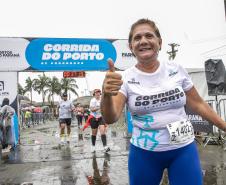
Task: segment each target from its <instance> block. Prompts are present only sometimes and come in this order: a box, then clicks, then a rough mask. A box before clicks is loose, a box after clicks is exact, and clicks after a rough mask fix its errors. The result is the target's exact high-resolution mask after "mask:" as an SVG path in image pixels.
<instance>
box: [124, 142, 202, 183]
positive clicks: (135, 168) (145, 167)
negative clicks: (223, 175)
mask: <svg viewBox="0 0 226 185" xmlns="http://www.w3.org/2000/svg"><path fill="white" fill-rule="evenodd" d="M128 166H129V181H130V185H159V183H160V181H161V179H162V174H163V171H164V169H165V168H167V169H168V176H169V182H170V185H202V184H203V180H202V179H203V177H202V170H201V166H200V160H199V155H198V151H197V148H196V144H195V143H194V142H193V143H191V144H189V145H187V146H185V147H182V148H179V149H176V150H170V151H164V152H153V151H147V150H143V149H141V148H138V147H136V146H134V145H133V144H131V145H130V154H129V164H128Z"/></svg>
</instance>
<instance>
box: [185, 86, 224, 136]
mask: <svg viewBox="0 0 226 185" xmlns="http://www.w3.org/2000/svg"><path fill="white" fill-rule="evenodd" d="M185 93H186V97H187V105H188V107H190V108H191V109H192V110H193V111H194V112H196V113H197V114H199V115H200V116H201V117H202V118H204V119H205V120H207V121H209V122H210V123H213V124H214V125H216V126H217V127H218V128H220V129H222V130H224V131H225V132H226V122H225V121H224V120H222V119H221V117H220V116H219V115H217V113H216V112H215V111H214V110H213V109H212V108H211V107H210V106H209V105H208V103H206V102H205V101H204V100H203V99H202V98H201V97H200V96H199V94H198V92H197V90H196V89H195V87H193V88H192V89H190V90H189V91H187V92H185Z"/></svg>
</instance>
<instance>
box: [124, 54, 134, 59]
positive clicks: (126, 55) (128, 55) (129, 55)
mask: <svg viewBox="0 0 226 185" xmlns="http://www.w3.org/2000/svg"><path fill="white" fill-rule="evenodd" d="M122 57H129V58H130V57H134V55H133V53H122Z"/></svg>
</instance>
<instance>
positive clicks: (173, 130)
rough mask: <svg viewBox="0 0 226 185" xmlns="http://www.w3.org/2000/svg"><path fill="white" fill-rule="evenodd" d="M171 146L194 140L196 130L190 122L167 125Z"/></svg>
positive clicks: (183, 121)
mask: <svg viewBox="0 0 226 185" xmlns="http://www.w3.org/2000/svg"><path fill="white" fill-rule="evenodd" d="M167 129H168V131H169V134H170V144H180V143H184V142H186V141H189V140H190V139H193V138H194V129H193V126H192V124H191V122H190V121H188V120H181V121H176V122H173V123H169V124H168V125H167Z"/></svg>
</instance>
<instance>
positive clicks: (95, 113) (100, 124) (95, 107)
mask: <svg viewBox="0 0 226 185" xmlns="http://www.w3.org/2000/svg"><path fill="white" fill-rule="evenodd" d="M93 96H94V97H93V98H92V99H91V101H90V111H91V112H90V116H92V118H91V119H90V126H91V128H92V135H91V142H92V146H91V152H95V150H96V149H95V145H96V136H97V132H98V128H99V130H100V134H101V140H102V143H103V147H104V151H105V152H109V151H110V148H109V147H108V146H107V137H106V131H107V130H106V123H105V121H104V120H103V118H102V115H101V112H100V100H101V90H100V89H95V90H94V92H93Z"/></svg>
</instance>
